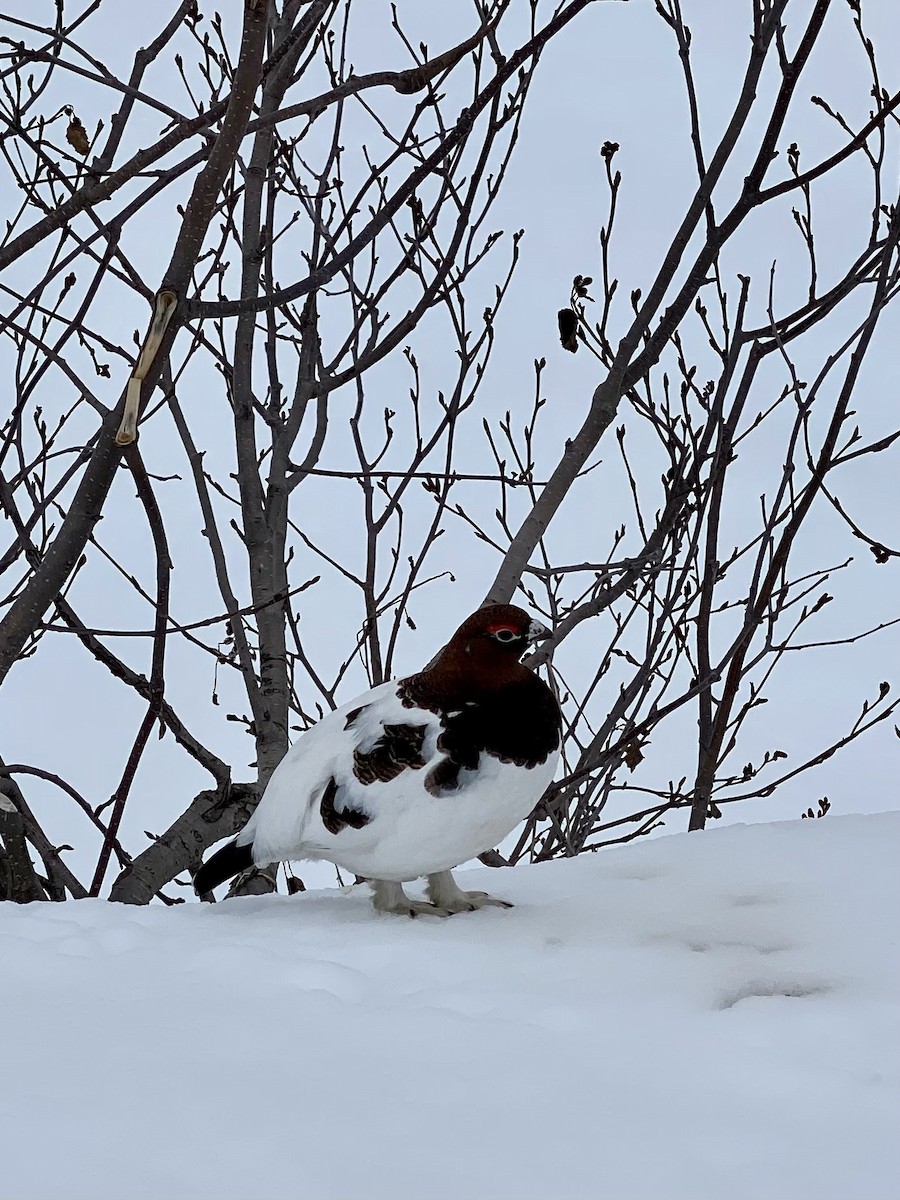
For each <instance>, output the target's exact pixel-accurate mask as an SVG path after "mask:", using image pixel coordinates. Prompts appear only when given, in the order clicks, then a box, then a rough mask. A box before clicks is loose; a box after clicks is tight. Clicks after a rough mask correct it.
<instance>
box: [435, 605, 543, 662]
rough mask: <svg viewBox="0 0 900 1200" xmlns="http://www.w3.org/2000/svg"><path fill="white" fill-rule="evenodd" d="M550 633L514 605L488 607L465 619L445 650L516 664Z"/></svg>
mask: <svg viewBox="0 0 900 1200" xmlns="http://www.w3.org/2000/svg"><path fill="white" fill-rule="evenodd" d="M549 636H550V630H549V629H547V628H546V626H544V625H542V624H541V623H540V621H535V620H534V619H533V617H531V616H530V615H529V614H528V613H527V612H525V610H524V609H523V608H517V607H516V606H515V605H514V604H489V605H487V607H485V608H479V609H478V611H477V612H474V613H472V615H471V616H470V617H467V618H466V619H465V621H463V623H462V625H460V627H459V629H457V631H456V633H454V635H453V637H452V638H451V639H450V642H449V646H448V649H449V647H453V648H454V649H455V650H457V651H461V652H462V653H464V654H478V655H481V654H488V655H489V656H490V657H491V658H493V657H494V656H495V655H500V656H502V658H503V659H505V660H507V661H508V660H509V659H510V658H514V659H515V660H516V662H518V660H519V659H520V658H521V657H522V655H523V654H524V653H525V651H526V650H527V649H528V648H529V646H531V645H532V643H533V642H537V641H540V640H541V639H542V638H546V637H549Z"/></svg>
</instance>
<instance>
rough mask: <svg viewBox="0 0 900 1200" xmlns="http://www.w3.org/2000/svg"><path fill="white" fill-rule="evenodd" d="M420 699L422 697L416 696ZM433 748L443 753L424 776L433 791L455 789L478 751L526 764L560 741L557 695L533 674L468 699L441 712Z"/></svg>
mask: <svg viewBox="0 0 900 1200" xmlns="http://www.w3.org/2000/svg"><path fill="white" fill-rule="evenodd" d="M420 702H421V701H420ZM441 724H442V725H443V730H442V732H441V735H440V737H439V738H438V742H437V748H438V750H440V751H442V752H443V755H444V757H443V758H442V759H441V760H440V761H439V762H437V763H436V764H435V765H434V767H432V769H431V770H430V771H429V772H428V775H427V776H426V778H425V790H426V791H427V792H429V793H430V794H431V795H432V796H441V795H444V794H445V793H446V792H452V791H455V790H456V789H457V788H458V787H459V785H460V773H461V772H462V771H464V770H465V771H475V770H477V769H478V764H479V761H480V758H481V755H482V754H489V755H491V756H492V757H493V758H499V759H500V761H501V762H505V763H515V765H516V766H518V767H524V768H525V769H526V770H530V769H531V768H533V767H536V766H538V764H539V763H543V762H546V761H547V757H548V755H550V754H552V753H553V751H554V750H556V748H557V747H558V746H559V741H560V725H561V720H560V712H559V705H558V704H557V702H556V697H555V696H554V695H553V693H552V692H551V691H550V689H549V688H548V687H547V685H546V684H545V683H544V682H543V681H542V680H541V679H539V678H538V676H537V675H530V676H529V677H528V678H525V679H523V680H522V681H521V682H518V683H516V684H513V685H511V686H510V687H507V688H502V689H499V690H498V691H497V692H495V693H492V694H489V695H486V696H484V697H483V698H482V699H481V700H480V701H478V702H476V703H467V704H464V706H463V707H462V708H461V709H459V710H457V711H455V712H453V713H451V714H445V715H443V716H442V717H441Z"/></svg>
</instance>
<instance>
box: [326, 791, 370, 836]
mask: <svg viewBox="0 0 900 1200" xmlns="http://www.w3.org/2000/svg"><path fill="white" fill-rule="evenodd" d="M337 790H338V785H337V784H336V783H335V781H334V779H329V780H328V783H327V785H326V787H325V791H324V792H323V793H322V799H321V801H320V802H319V815H320V816H321V818H322V824H323V825H324V826H325V828H326V829H327V830H328V832H329V833H340V832H341V830H342V829H346V828H347V826H348V825H349V826H350V828H351V829H362V827H363V826H364V825H368V823H369V822H370V821H371V819H372V818H371V817H370V816H369V815H368V813H364V812H360V811H359V810H358V809H355V808H340V809H338V808H335V807H334V799H335V796H337Z"/></svg>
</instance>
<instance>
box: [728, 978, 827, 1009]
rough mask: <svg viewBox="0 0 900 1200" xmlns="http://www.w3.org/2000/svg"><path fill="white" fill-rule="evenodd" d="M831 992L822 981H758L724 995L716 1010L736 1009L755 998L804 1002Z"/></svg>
mask: <svg viewBox="0 0 900 1200" xmlns="http://www.w3.org/2000/svg"><path fill="white" fill-rule="evenodd" d="M831 990H832V986H831V984H828V983H824V982H823V981H821V980H819V981H815V982H810V981H807V982H806V983H797V982H796V981H794V982H789V981H787V980H781V981H778V982H776V981H772V980H769V981H760V980H757V981H755V982H753V983H745V984H744V985H743V987H739V988H736V989H735V990H734V991H731V992H726V993H724V995H722V996H720V998H719V1000H718V1001H717V1003H716V1008H719V1009H727V1008H734V1006H735V1005H736V1004H740V1002H741V1001H742V1000H752V999H754V998H755V997H760V998H765V997H773V996H780V997H782V998H784V999H788V1000H802V999H805V998H806V997H808V996H824V995H826V994H827V993H828V992H830V991H831Z"/></svg>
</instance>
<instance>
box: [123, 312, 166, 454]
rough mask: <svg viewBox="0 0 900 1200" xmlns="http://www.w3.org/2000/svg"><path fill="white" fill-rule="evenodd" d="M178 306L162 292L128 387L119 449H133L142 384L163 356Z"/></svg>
mask: <svg viewBox="0 0 900 1200" xmlns="http://www.w3.org/2000/svg"><path fill="white" fill-rule="evenodd" d="M177 303H178V297H177V296H176V295H175V293H174V292H167V291H162V292H160V293H159V295H158V296H157V297H156V305H155V307H154V310H153V320H152V321H151V322H150V331H149V333H148V334H147V337H146V340H145V341H144V345H143V346H142V347H141V353H140V355H139V357H138V361H137V366H136V367H135V368H134V371H133V372H132V375H131V378H130V379H129V380H128V385H127V387H126V388H125V411H124V412H123V413H122V424H121V425H120V426H119V431H118V433H117V434H116V445H117V446H130V445H131V443H132V442H133V441H134V440H135V438H136V437H137V426H138V410H139V408H140V403H141V384H142V383H143V382H144V380H145V379H146V377H147V375H148V373H149V371H150V368H151V367H152V366H153V363H154V360H155V359H156V356H157V354H158V353H159V348H160V346H161V345H162V341H163V338H164V337H165V333H166V328H167V326H168V324H169V321H171V319H172V316H173V314H174V312H175V305H176V304H177Z"/></svg>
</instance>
